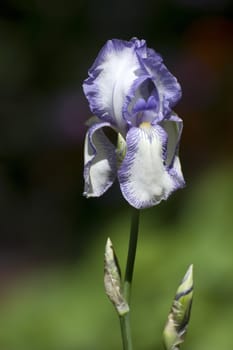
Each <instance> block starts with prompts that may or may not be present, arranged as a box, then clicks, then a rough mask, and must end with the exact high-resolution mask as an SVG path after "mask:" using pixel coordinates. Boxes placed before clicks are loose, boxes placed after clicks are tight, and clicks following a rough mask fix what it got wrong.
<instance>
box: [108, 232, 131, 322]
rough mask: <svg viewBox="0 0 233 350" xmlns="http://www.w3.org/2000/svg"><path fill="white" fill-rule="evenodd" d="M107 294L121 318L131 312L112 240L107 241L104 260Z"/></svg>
mask: <svg viewBox="0 0 233 350" xmlns="http://www.w3.org/2000/svg"><path fill="white" fill-rule="evenodd" d="M104 287H105V292H106V294H107V296H108V297H109V299H110V300H111V302H112V303H113V305H114V306H115V308H116V310H117V312H118V314H119V315H120V316H122V315H124V314H126V313H127V312H129V305H128V304H127V302H126V300H125V298H124V296H123V293H122V288H121V271H120V267H119V264H118V260H117V257H116V254H115V252H114V249H113V246H112V242H111V240H110V238H108V239H107V243H106V247H105V258H104Z"/></svg>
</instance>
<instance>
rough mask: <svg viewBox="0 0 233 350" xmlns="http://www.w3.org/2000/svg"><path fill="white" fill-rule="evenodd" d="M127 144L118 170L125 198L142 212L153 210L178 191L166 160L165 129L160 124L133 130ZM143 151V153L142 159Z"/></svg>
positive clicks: (130, 131) (128, 136)
mask: <svg viewBox="0 0 233 350" xmlns="http://www.w3.org/2000/svg"><path fill="white" fill-rule="evenodd" d="M145 124H146V123H145ZM126 141H127V153H126V157H125V159H124V161H123V163H122V165H121V168H120V169H119V170H118V178H119V182H120V187H121V191H122V193H123V196H124V197H125V199H126V200H127V201H128V202H129V203H130V204H131V205H132V206H134V207H135V208H138V209H140V208H147V207H151V206H153V205H156V204H158V203H159V202H160V201H161V200H164V199H167V197H168V196H169V195H170V193H171V192H172V191H173V190H174V189H175V184H174V181H173V178H172V177H171V176H170V174H169V173H168V171H167V167H166V165H165V161H164V159H163V158H165V153H166V142H167V135H166V133H165V132H164V130H163V129H162V128H161V127H160V126H159V125H157V127H156V128H155V127H152V126H149V123H148V126H147V125H145V127H144V126H142V127H140V128H136V127H133V128H131V129H130V130H129V132H128V134H127V140H126ZM143 144H144V146H143ZM142 147H145V149H143V148H142ZM154 151H156V152H154ZM140 152H143V155H142V157H141V154H140ZM149 160H150V161H149ZM145 162H146V163H145ZM156 164H157V165H158V167H157V166H156ZM144 167H146V168H144ZM151 167H152V168H151ZM136 169H137V171H136ZM144 172H145V173H144Z"/></svg>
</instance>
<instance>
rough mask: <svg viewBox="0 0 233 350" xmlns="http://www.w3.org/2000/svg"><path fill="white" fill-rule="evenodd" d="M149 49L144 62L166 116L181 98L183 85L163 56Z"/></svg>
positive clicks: (162, 112) (162, 111)
mask: <svg viewBox="0 0 233 350" xmlns="http://www.w3.org/2000/svg"><path fill="white" fill-rule="evenodd" d="M147 51H148V55H147V58H146V59H143V60H142V62H143V64H144V66H145V69H146V70H147V72H148V73H149V74H150V76H151V79H152V80H153V82H154V84H155V86H156V88H157V91H158V94H159V100H160V102H161V107H162V108H161V109H160V113H161V114H162V115H163V117H165V116H166V114H167V113H168V112H170V111H171V108H172V107H173V106H174V105H175V104H176V103H177V102H178V100H179V99H180V98H181V95H182V92H181V87H180V84H179V83H178V81H177V79H176V77H174V75H172V74H171V73H170V72H169V70H168V69H167V67H166V66H165V65H164V64H163V61H162V58H161V56H160V55H159V54H157V53H156V52H155V51H154V50H152V49H147Z"/></svg>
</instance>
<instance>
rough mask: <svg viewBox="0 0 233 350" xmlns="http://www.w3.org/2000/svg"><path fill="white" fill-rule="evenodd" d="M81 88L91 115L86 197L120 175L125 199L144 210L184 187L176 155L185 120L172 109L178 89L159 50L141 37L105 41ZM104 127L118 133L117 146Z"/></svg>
mask: <svg viewBox="0 0 233 350" xmlns="http://www.w3.org/2000/svg"><path fill="white" fill-rule="evenodd" d="M83 90H84V93H85V95H86V97H87V99H88V101H89V105H90V109H91V111H92V113H93V114H94V116H95V117H93V118H91V119H90V121H89V129H88V131H87V134H86V139H85V151H84V163H85V164H84V180H85V190H84V195H85V196H87V197H98V196H101V195H102V194H103V193H104V192H105V191H106V190H107V189H108V188H109V187H110V186H111V185H112V183H113V182H114V180H115V178H116V177H118V180H119V183H120V187H121V191H122V194H123V196H124V197H125V199H126V200H127V201H128V202H129V203H130V204H131V205H132V206H133V207H135V208H146V207H151V206H153V205H156V204H158V203H159V202H160V201H161V200H163V199H167V197H168V196H169V195H170V194H171V193H172V192H173V191H174V190H176V189H178V188H180V187H183V186H184V179H183V175H182V171H181V166H180V160H179V156H178V148H179V141H180V137H181V132H182V126H183V123H182V120H181V119H180V118H179V117H178V116H177V115H176V114H175V113H174V112H173V111H172V108H173V106H174V105H175V104H176V102H177V101H178V100H179V99H180V97H181V88H180V85H179V83H178V82H177V80H176V78H175V77H174V76H173V75H172V74H171V73H170V72H169V71H168V70H167V68H166V67H165V65H164V64H163V60H162V58H161V56H160V55H159V54H157V53H156V52H155V51H154V50H152V49H150V48H147V46H146V42H145V41H144V40H138V39H136V38H133V39H131V40H130V41H122V40H118V39H113V40H109V41H108V42H107V43H106V44H105V46H104V47H103V48H102V49H101V51H100V52H99V54H98V56H97V58H96V60H95V62H94V64H93V65H92V67H91V69H90V70H89V77H88V78H87V79H86V80H85V81H84V84H83ZM103 128H111V129H113V130H114V131H115V132H116V133H118V134H119V136H120V137H119V139H120V140H121V143H120V145H121V146H120V147H121V148H120V149H119V147H117V146H115V145H114V144H113V143H112V142H111V141H110V140H109V139H108V137H107V136H106V134H105V133H104V130H103ZM118 145H119V143H118ZM119 154H120V156H119Z"/></svg>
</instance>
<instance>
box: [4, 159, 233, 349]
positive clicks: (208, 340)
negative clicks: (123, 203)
mask: <svg viewBox="0 0 233 350" xmlns="http://www.w3.org/2000/svg"><path fill="white" fill-rule="evenodd" d="M232 176H233V167H232V165H229V164H221V166H220V165H219V167H218V168H213V169H211V170H209V171H208V172H206V173H205V174H203V176H202V178H200V180H199V181H198V182H197V183H196V184H195V185H193V188H192V189H191V191H189V190H188V188H187V189H186V190H184V192H183V194H180V195H181V196H183V197H184V198H185V205H184V206H183V208H182V210H180V212H179V217H177V218H175V219H173V220H171V222H170V223H169V225H166V224H164V222H163V221H164V219H163V220H161V217H160V215H159V210H158V207H155V208H152V209H150V210H145V211H143V212H142V213H141V225H140V236H139V245H138V252H137V261H136V269H135V279H134V288H133V299H132V327H133V338H134V343H135V344H136V347H135V349H143V350H152V349H161V348H162V343H161V339H162V337H161V334H162V330H163V327H164V324H165V322H166V317H167V314H168V312H169V309H170V306H171V302H172V299H173V297H174V293H175V291H176V289H177V287H178V284H179V282H180V280H181V278H182V277H183V274H184V273H185V271H186V269H187V267H188V265H189V264H190V263H193V264H194V303H193V310H192V315H191V321H190V325H189V329H188V335H187V337H186V340H185V343H184V345H183V346H182V348H183V349H185V348H186V349H190V350H198V349H211V350H219V348H220V347H221V348H226V349H230V348H231V344H232V335H231V328H232V322H233V297H232V295H233V279H232V268H233V254H232V247H233V235H232V224H233V221H232V207H233V183H232ZM185 191H186V193H185ZM171 201H173V203H172V205H174V203H175V202H176V198H173V199H172V200H171ZM169 205H170V204H169V202H166V203H164V204H162V206H163V207H164V208H163V210H165V208H166V207H167V209H168V207H169ZM128 214H129V213H127V211H126V212H125V213H120V215H118V214H114V213H113V215H112V221H111V223H108V224H107V225H106V226H102V227H99V225H98V220H97V221H96V229H95V234H96V235H98V239H96V240H95V241H93V242H92V244H90V245H89V246H88V250H87V253H86V257H85V260H83V262H82V263H81V264H80V263H77V264H75V263H73V264H60V265H56V266H54V267H51V266H50V267H49V268H48V267H44V268H42V267H41V268H40V269H35V270H34V271H33V273H32V274H30V275H29V276H27V277H24V278H20V279H19V280H18V281H17V282H14V283H13V284H12V285H11V288H10V289H9V293H8V296H7V298H6V299H5V300H4V305H1V310H0V347H1V349H7V350H21V349H22V350H29V349H30V350H31V349H34V350H37V349H38V350H39V349H45V350H47V349H48V350H63V349H64V350H74V349H79V350H105V349H106V350H107V349H112V350H117V349H120V348H121V339H120V330H119V325H118V318H117V315H116V313H115V310H114V309H113V307H112V304H111V303H110V302H109V300H108V299H107V297H106V296H105V295H104V289H103V254H104V244H105V241H106V239H107V237H108V236H111V239H112V241H113V244H114V246H115V250H116V253H117V255H118V258H119V260H120V263H121V265H122V266H124V263H125V258H126V256H125V255H126V250H127V243H128V242H127V241H128V229H129V217H128Z"/></svg>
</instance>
